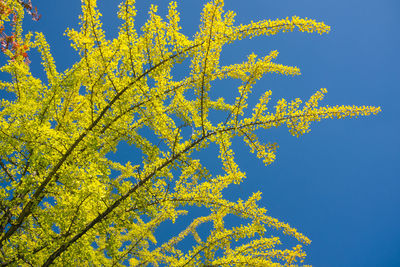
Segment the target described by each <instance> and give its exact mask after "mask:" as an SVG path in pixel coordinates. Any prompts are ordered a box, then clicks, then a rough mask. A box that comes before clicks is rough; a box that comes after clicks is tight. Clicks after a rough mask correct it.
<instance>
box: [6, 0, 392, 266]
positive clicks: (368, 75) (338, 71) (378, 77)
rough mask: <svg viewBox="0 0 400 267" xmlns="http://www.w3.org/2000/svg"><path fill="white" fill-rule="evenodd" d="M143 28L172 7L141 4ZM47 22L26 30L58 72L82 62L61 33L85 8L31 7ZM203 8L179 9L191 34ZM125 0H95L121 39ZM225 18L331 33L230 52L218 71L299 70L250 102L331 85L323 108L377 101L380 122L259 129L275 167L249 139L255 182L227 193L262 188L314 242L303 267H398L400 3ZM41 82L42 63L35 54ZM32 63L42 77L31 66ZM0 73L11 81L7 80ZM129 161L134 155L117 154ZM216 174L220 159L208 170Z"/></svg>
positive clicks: (254, 0) (247, 11)
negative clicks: (252, 62) (150, 13)
mask: <svg viewBox="0 0 400 267" xmlns="http://www.w3.org/2000/svg"><path fill="white" fill-rule="evenodd" d="M137 2H138V4H137V9H138V11H139V12H138V18H137V21H138V24H139V25H141V24H142V23H143V22H144V20H145V18H146V14H147V8H148V3H150V2H152V3H155V4H158V5H159V6H160V8H159V10H160V13H161V14H164V12H165V8H166V6H167V3H168V1H166V0H164V1H161V0H159V1H146V0H137ZM33 3H34V5H37V6H38V9H39V12H40V13H41V14H42V19H41V20H40V21H39V22H37V23H33V24H32V23H30V22H29V24H28V25H27V27H26V29H31V30H34V31H42V32H44V34H45V35H46V37H47V40H48V42H49V43H50V45H51V51H52V53H53V55H54V57H55V60H56V63H57V66H58V70H59V71H62V70H64V69H66V68H68V67H69V66H70V65H71V64H72V63H73V62H74V61H75V60H76V59H77V57H76V55H75V54H74V51H73V50H72V48H71V47H70V46H69V41H68V39H67V37H65V36H63V32H64V30H65V28H66V27H77V22H78V19H77V15H78V14H79V12H80V5H79V4H80V1H50V0H41V1H38V0H35V1H33ZM204 3H205V1H190V0H186V1H178V8H179V10H180V12H181V16H182V26H183V31H184V32H185V33H187V34H189V35H192V34H193V33H195V31H196V30H197V29H198V24H199V18H200V11H201V7H202V5H203V4H204ZM117 4H118V1H99V6H100V9H101V12H102V13H103V23H104V27H105V29H106V31H107V36H108V37H110V38H112V37H114V36H115V35H116V31H117V27H118V23H119V21H118V20H117V18H116V10H117ZM225 10H234V11H235V12H236V13H237V23H246V22H249V21H250V20H254V21H256V20H260V19H275V18H285V17H287V16H288V17H291V16H293V15H297V16H300V17H309V18H313V19H316V20H317V21H324V22H325V23H326V24H328V25H330V26H331V27H332V31H331V33H329V34H328V35H322V36H320V35H317V34H312V35H310V34H303V33H298V32H294V33H288V34H280V35H277V36H273V37H268V38H265V37H262V38H257V39H252V40H245V41H241V42H238V43H235V44H232V45H229V46H227V47H226V50H225V51H224V52H223V57H222V63H224V64H229V63H234V62H242V61H243V60H244V59H245V58H246V56H247V55H248V54H250V53H251V52H255V53H256V54H259V55H260V56H261V55H265V54H267V53H269V52H270V51H271V50H278V51H279V52H280V54H279V56H278V58H277V59H276V60H275V62H278V63H281V64H286V65H293V66H298V67H299V68H300V70H301V72H302V75H301V76H298V77H285V76H278V75H267V76H266V77H265V78H263V79H262V80H261V81H259V83H258V84H257V85H256V86H255V90H254V91H255V94H254V96H253V97H252V98H250V103H253V104H254V103H255V101H256V99H257V96H259V95H260V94H261V93H263V92H264V91H265V90H272V92H273V95H272V97H273V98H272V100H274V101H277V100H279V99H280V98H282V97H285V98H288V99H293V98H296V97H300V98H303V99H307V98H308V97H309V96H311V95H312V94H313V93H314V92H315V91H316V90H318V89H320V88H322V87H326V88H327V89H328V94H327V96H326V98H325V100H324V101H323V102H322V104H329V105H336V104H348V105H353V104H355V105H376V106H381V107H382V110H383V111H382V112H381V113H380V114H378V115H377V116H371V117H366V118H359V119H345V120H326V121H323V122H320V123H317V124H314V125H313V127H312V130H311V132H310V133H309V134H307V135H305V136H303V137H301V138H295V137H293V136H291V135H290V134H289V133H288V131H287V129H284V128H282V129H276V130H272V131H268V132H264V133H263V140H267V141H272V142H277V143H278V144H279V146H280V148H279V149H278V155H277V160H276V161H275V162H274V163H273V164H272V165H270V166H268V167H264V166H263V164H262V162H261V161H259V160H257V159H256V158H255V157H254V156H253V155H250V153H249V152H248V149H247V148H246V147H245V146H244V145H243V143H242V142H241V141H240V142H237V143H235V145H236V147H237V149H236V155H237V161H238V163H239V164H240V166H241V169H242V170H245V171H246V172H247V177H248V178H247V180H246V181H245V182H244V183H243V184H241V185H240V187H236V188H233V189H232V190H231V191H229V192H227V194H228V195H229V196H230V197H232V196H234V195H235V196H236V194H238V195H237V196H242V197H246V196H248V195H249V194H250V192H253V191H257V190H260V191H262V192H263V199H262V201H261V204H262V205H263V206H265V207H266V208H267V209H268V210H269V214H270V215H271V216H274V217H277V218H279V219H281V220H284V221H285V222H288V223H290V224H291V225H292V226H294V227H296V228H297V229H299V230H300V231H301V232H302V233H304V234H306V235H307V236H308V237H309V238H310V239H311V240H312V241H313V242H312V244H311V245H310V246H309V247H307V248H306V252H307V254H308V259H307V261H306V263H309V264H312V265H314V266H400V227H398V226H399V225H400V209H399V204H400V194H399V192H400V181H399V178H400V174H399V173H400V164H399V160H400V139H399V138H398V135H399V134H398V133H399V130H400V123H399V122H400V119H399V115H400V112H399V109H398V101H399V99H400V93H399V91H400V90H399V84H400V68H399V63H398V62H400V56H399V47H400V31H399V29H398V25H399V24H400V2H399V1H398V0H380V1H370V0H364V1H361V0H346V1H345V0H324V1H320V0H319V1H318V0H300V1H293V0H280V1H270V0H248V1H238V0H234V1H226V3H225ZM30 57H31V60H32V62H33V63H32V67H33V68H34V69H33V70H34V72H37V73H38V75H41V74H40V69H39V67H38V66H39V64H37V63H38V62H39V58H38V57H37V55H35V54H34V53H32V54H31V55H30ZM35 65H36V69H35ZM0 75H4V74H0ZM235 85H236V84H234V83H231V84H230V83H225V84H221V85H218V90H215V91H213V93H212V94H214V96H218V95H229V92H231V91H232V90H236V88H235V87H234V86H235ZM118 155H119V157H121V161H127V160H129V159H128V157H129V148H126V147H121V153H120V154H118ZM208 164H210V166H212V162H208Z"/></svg>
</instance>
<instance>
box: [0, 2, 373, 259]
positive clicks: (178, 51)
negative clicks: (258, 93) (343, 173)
mask: <svg viewBox="0 0 400 267" xmlns="http://www.w3.org/2000/svg"><path fill="white" fill-rule="evenodd" d="M23 3H24V2H22V1H17V0H2V1H0V4H1V6H0V7H1V22H0V23H1V25H0V26H4V25H5V22H7V20H9V19H10V14H11V13H10V12H6V11H7V10H12V12H13V14H14V15H15V16H14V19H13V22H12V24H11V27H12V31H13V38H12V40H11V41H13V42H15V44H18V46H14V45H12V46H10V47H4V49H3V51H4V53H5V54H6V55H7V56H8V57H9V60H8V62H7V64H5V65H4V66H2V67H1V71H2V72H3V73H9V74H10V76H11V80H10V81H7V80H2V81H1V83H0V86H1V88H2V89H4V90H7V91H9V92H12V93H14V94H15V100H12V101H11V100H5V99H2V100H1V109H0V166H1V169H0V174H1V176H0V183H1V185H2V186H1V187H0V201H1V202H0V264H1V265H2V266H7V265H33V266H37V265H43V266H47V265H50V264H51V263H56V264H57V263H58V264H61V263H71V264H72V263H73V264H74V265H84V264H87V263H90V264H91V265H93V266H99V265H105V266H119V265H122V264H126V263H127V262H129V263H130V265H133V266H136V265H154V266H157V265H168V266H193V265H196V266H197V265H208V266H225V265H228V266H233V265H251V266H270V265H271V266H281V265H292V264H293V265H294V264H296V263H298V262H302V260H303V259H304V258H305V256H306V254H305V252H304V251H303V250H302V245H301V244H306V245H307V244H309V243H310V240H309V239H308V238H307V237H306V236H304V235H303V234H301V233H299V232H298V231H297V230H296V229H294V228H293V227H291V226H289V225H288V224H286V223H284V222H280V221H278V220H277V219H275V218H273V217H271V216H269V215H267V213H266V210H265V209H264V208H262V207H259V206H258V205H257V201H258V200H260V198H261V193H260V192H256V193H254V194H253V195H252V196H250V197H249V198H248V199H246V200H241V199H238V200H237V201H230V200H227V199H225V198H224V196H223V193H222V191H223V189H225V188H227V187H228V186H229V185H231V184H239V183H241V182H242V181H243V180H244V179H245V173H244V172H243V171H241V170H240V169H239V166H238V165H237V164H236V163H235V160H234V151H233V148H232V140H233V138H235V137H240V138H243V141H244V142H245V143H246V144H247V145H248V147H249V148H250V151H251V152H253V153H255V154H256V156H257V157H258V158H261V159H262V160H263V162H264V163H265V165H268V164H270V163H272V162H273V161H274V160H275V151H276V147H277V145H276V144H273V143H262V142H260V141H259V139H258V135H257V133H262V132H263V131H259V130H260V129H264V130H267V129H269V128H271V127H279V126H285V125H286V126H287V127H288V129H289V131H290V133H291V134H292V135H294V136H297V137H298V136H300V135H302V134H304V133H307V132H308V131H309V127H310V123H311V122H314V121H319V120H321V119H327V118H344V117H357V116H360V115H363V116H366V115H370V114H372V113H373V114H376V113H377V112H379V111H380V109H379V108H376V107H365V106H362V107H357V106H322V107H321V106H319V102H320V101H321V100H322V98H323V96H324V94H325V93H326V92H327V91H326V89H321V90H319V91H317V92H316V93H315V94H314V95H312V96H311V97H310V99H309V100H307V101H305V102H304V103H303V102H302V101H301V100H300V99H295V100H293V101H287V100H285V99H281V100H279V101H278V102H277V104H276V105H275V106H273V107H270V108H268V105H269V101H270V97H271V91H266V92H265V93H264V94H263V95H262V97H261V98H260V99H259V102H258V104H257V105H256V106H255V107H253V109H252V111H250V112H247V113H246V112H245V110H246V109H247V108H248V104H247V98H248V96H249V94H251V91H252V87H253V86H254V84H255V83H256V81H257V80H259V79H260V78H261V77H263V75H265V74H266V73H270V72H274V73H279V74H283V75H299V74H300V70H299V69H298V68H297V67H290V66H284V65H281V64H278V63H274V62H273V61H274V59H275V58H276V57H277V55H278V52H277V51H272V52H270V53H269V54H268V55H266V56H263V57H257V56H256V55H254V54H251V55H249V56H248V58H247V60H246V61H244V62H242V63H238V64H233V65H229V66H221V65H220V53H221V50H222V47H223V46H224V45H226V44H229V43H231V42H233V41H235V40H241V39H244V38H253V37H257V36H261V35H264V36H270V35H274V34H277V33H280V32H291V31H293V30H295V29H298V30H299V31H301V32H307V33H314V32H316V33H319V34H322V33H327V32H329V30H330V28H329V26H326V25H325V24H324V23H322V22H316V21H314V20H311V19H301V18H299V17H292V18H291V19H289V18H286V19H281V20H274V21H271V20H263V21H259V22H251V23H249V24H246V25H235V23H234V17H235V13H234V12H232V11H227V12H226V11H224V10H223V5H224V3H223V0H213V1H210V2H208V3H207V4H205V6H204V9H203V11H202V16H201V23H200V27H199V31H198V32H197V33H196V34H195V35H194V36H193V37H189V36H185V35H184V34H183V33H182V32H181V28H180V26H179V20H180V19H179V13H178V10H177V4H176V2H171V3H170V4H169V8H168V14H167V16H166V18H165V19H163V18H161V17H160V16H159V15H157V7H156V6H154V5H153V6H151V9H150V11H149V19H148V21H147V22H146V23H145V24H144V25H143V27H142V28H141V32H139V31H137V27H136V25H135V14H136V10H135V1H134V0H126V1H124V2H122V3H121V4H120V10H119V13H118V17H119V18H120V19H121V20H122V21H123V23H122V24H121V26H120V28H119V33H118V36H117V37H116V38H115V39H112V40H107V39H106V37H105V33H104V31H103V29H102V24H101V21H100V16H101V14H100V12H99V10H98V9H97V6H96V0H84V1H82V15H81V16H80V27H81V28H80V29H79V30H75V29H67V31H66V34H67V35H68V37H69V38H70V40H71V42H72V47H73V48H74V49H75V50H76V51H77V53H78V54H79V56H80V60H79V61H77V62H76V63H75V64H74V65H73V66H71V67H70V68H69V69H67V70H66V71H64V72H63V73H60V72H58V71H57V69H56V66H55V61H54V59H53V57H52V55H51V53H50V47H49V45H48V43H47V42H46V39H45V36H44V35H43V34H42V33H35V34H32V33H28V34H26V35H23V33H22V21H23V17H24V12H27V10H28V11H29V9H27V8H26V6H24V5H23ZM29 4H30V2H29ZM25 5H27V4H25ZM31 7H32V5H31ZM24 8H25V9H24ZM28 13H29V12H28ZM36 15H37V13H36ZM3 29H4V28H3ZM32 39H33V40H32ZM4 40H6V39H4ZM4 40H3V41H4ZM7 40H8V39H7ZM21 47H22V48H23V49H22V50H21ZM29 49H37V50H38V51H39V52H40V54H41V56H42V65H43V69H44V71H45V73H46V76H47V79H46V80H41V79H39V78H37V77H34V75H33V74H32V73H31V70H30V67H29V64H28V63H29V62H28V61H27V54H26V50H29ZM184 60H188V61H190V69H189V74H188V75H187V76H186V77H184V78H182V79H176V78H174V77H173V75H172V70H173V68H174V66H175V65H177V64H179V63H182V62H183V61H184ZM222 79H236V80H239V81H240V82H241V85H240V86H239V87H238V88H237V90H238V96H237V97H236V98H234V99H223V98H218V99H211V97H210V96H209V93H210V90H212V82H213V81H215V80H222ZM190 95H191V96H190ZM213 110H218V111H219V112H223V113H224V114H225V119H224V120H221V121H219V122H215V120H214V119H212V118H211V116H210V112H211V111H213ZM247 114H251V115H247ZM149 132H151V133H152V134H153V136H152V137H149V136H148V133H149ZM122 141H125V142H127V143H128V144H130V145H133V146H136V147H137V148H138V149H140V150H141V152H142V153H143V161H142V162H134V163H131V162H128V163H127V164H121V163H120V162H117V161H113V160H111V159H110V158H109V156H108V155H109V153H110V152H112V151H115V150H116V147H117V145H118V144H119V143H120V142H122ZM212 144H214V145H216V146H217V147H218V148H219V155H216V157H218V158H219V159H220V161H221V163H222V166H223V172H224V173H223V174H222V175H213V174H212V173H211V172H210V171H209V170H207V168H205V167H204V166H203V165H202V163H201V161H200V159H198V158H196V156H195V153H194V152H195V151H196V150H202V149H205V148H206V147H208V146H210V145H212ZM115 173H118V175H115ZM190 206H201V207H204V208H206V209H207V210H208V212H209V214H208V215H206V216H202V217H197V218H195V219H194V220H193V221H191V222H189V223H188V224H187V226H186V227H185V228H184V229H182V231H181V232H180V234H178V235H176V236H173V237H171V239H170V240H169V241H167V242H165V243H162V244H159V243H158V242H157V238H156V236H154V232H155V230H156V229H157V227H158V226H159V225H160V224H161V223H163V222H165V221H168V220H171V221H172V222H175V220H176V219H177V218H178V217H179V216H182V215H184V214H187V213H188V211H190V208H189V207H190ZM228 215H234V216H237V217H238V218H241V219H242V221H243V224H241V225H238V226H236V227H233V228H232V227H225V224H224V218H226V216H228ZM207 223H208V224H210V225H211V228H212V229H211V230H210V231H209V232H208V233H199V232H198V231H197V229H198V227H199V226H200V225H202V224H207ZM269 228H275V229H277V230H279V231H281V232H282V233H283V234H286V235H289V236H291V237H293V239H294V240H296V242H298V245H296V246H294V247H293V248H287V246H285V245H281V241H280V238H279V237H278V236H270V234H269V233H268V230H269ZM189 235H192V236H193V237H194V240H195V241H194V244H193V247H191V248H189V249H187V250H182V248H180V247H179V244H180V242H181V241H182V240H184V239H185V238H187V237H188V236H189ZM238 241H239V242H238Z"/></svg>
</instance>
